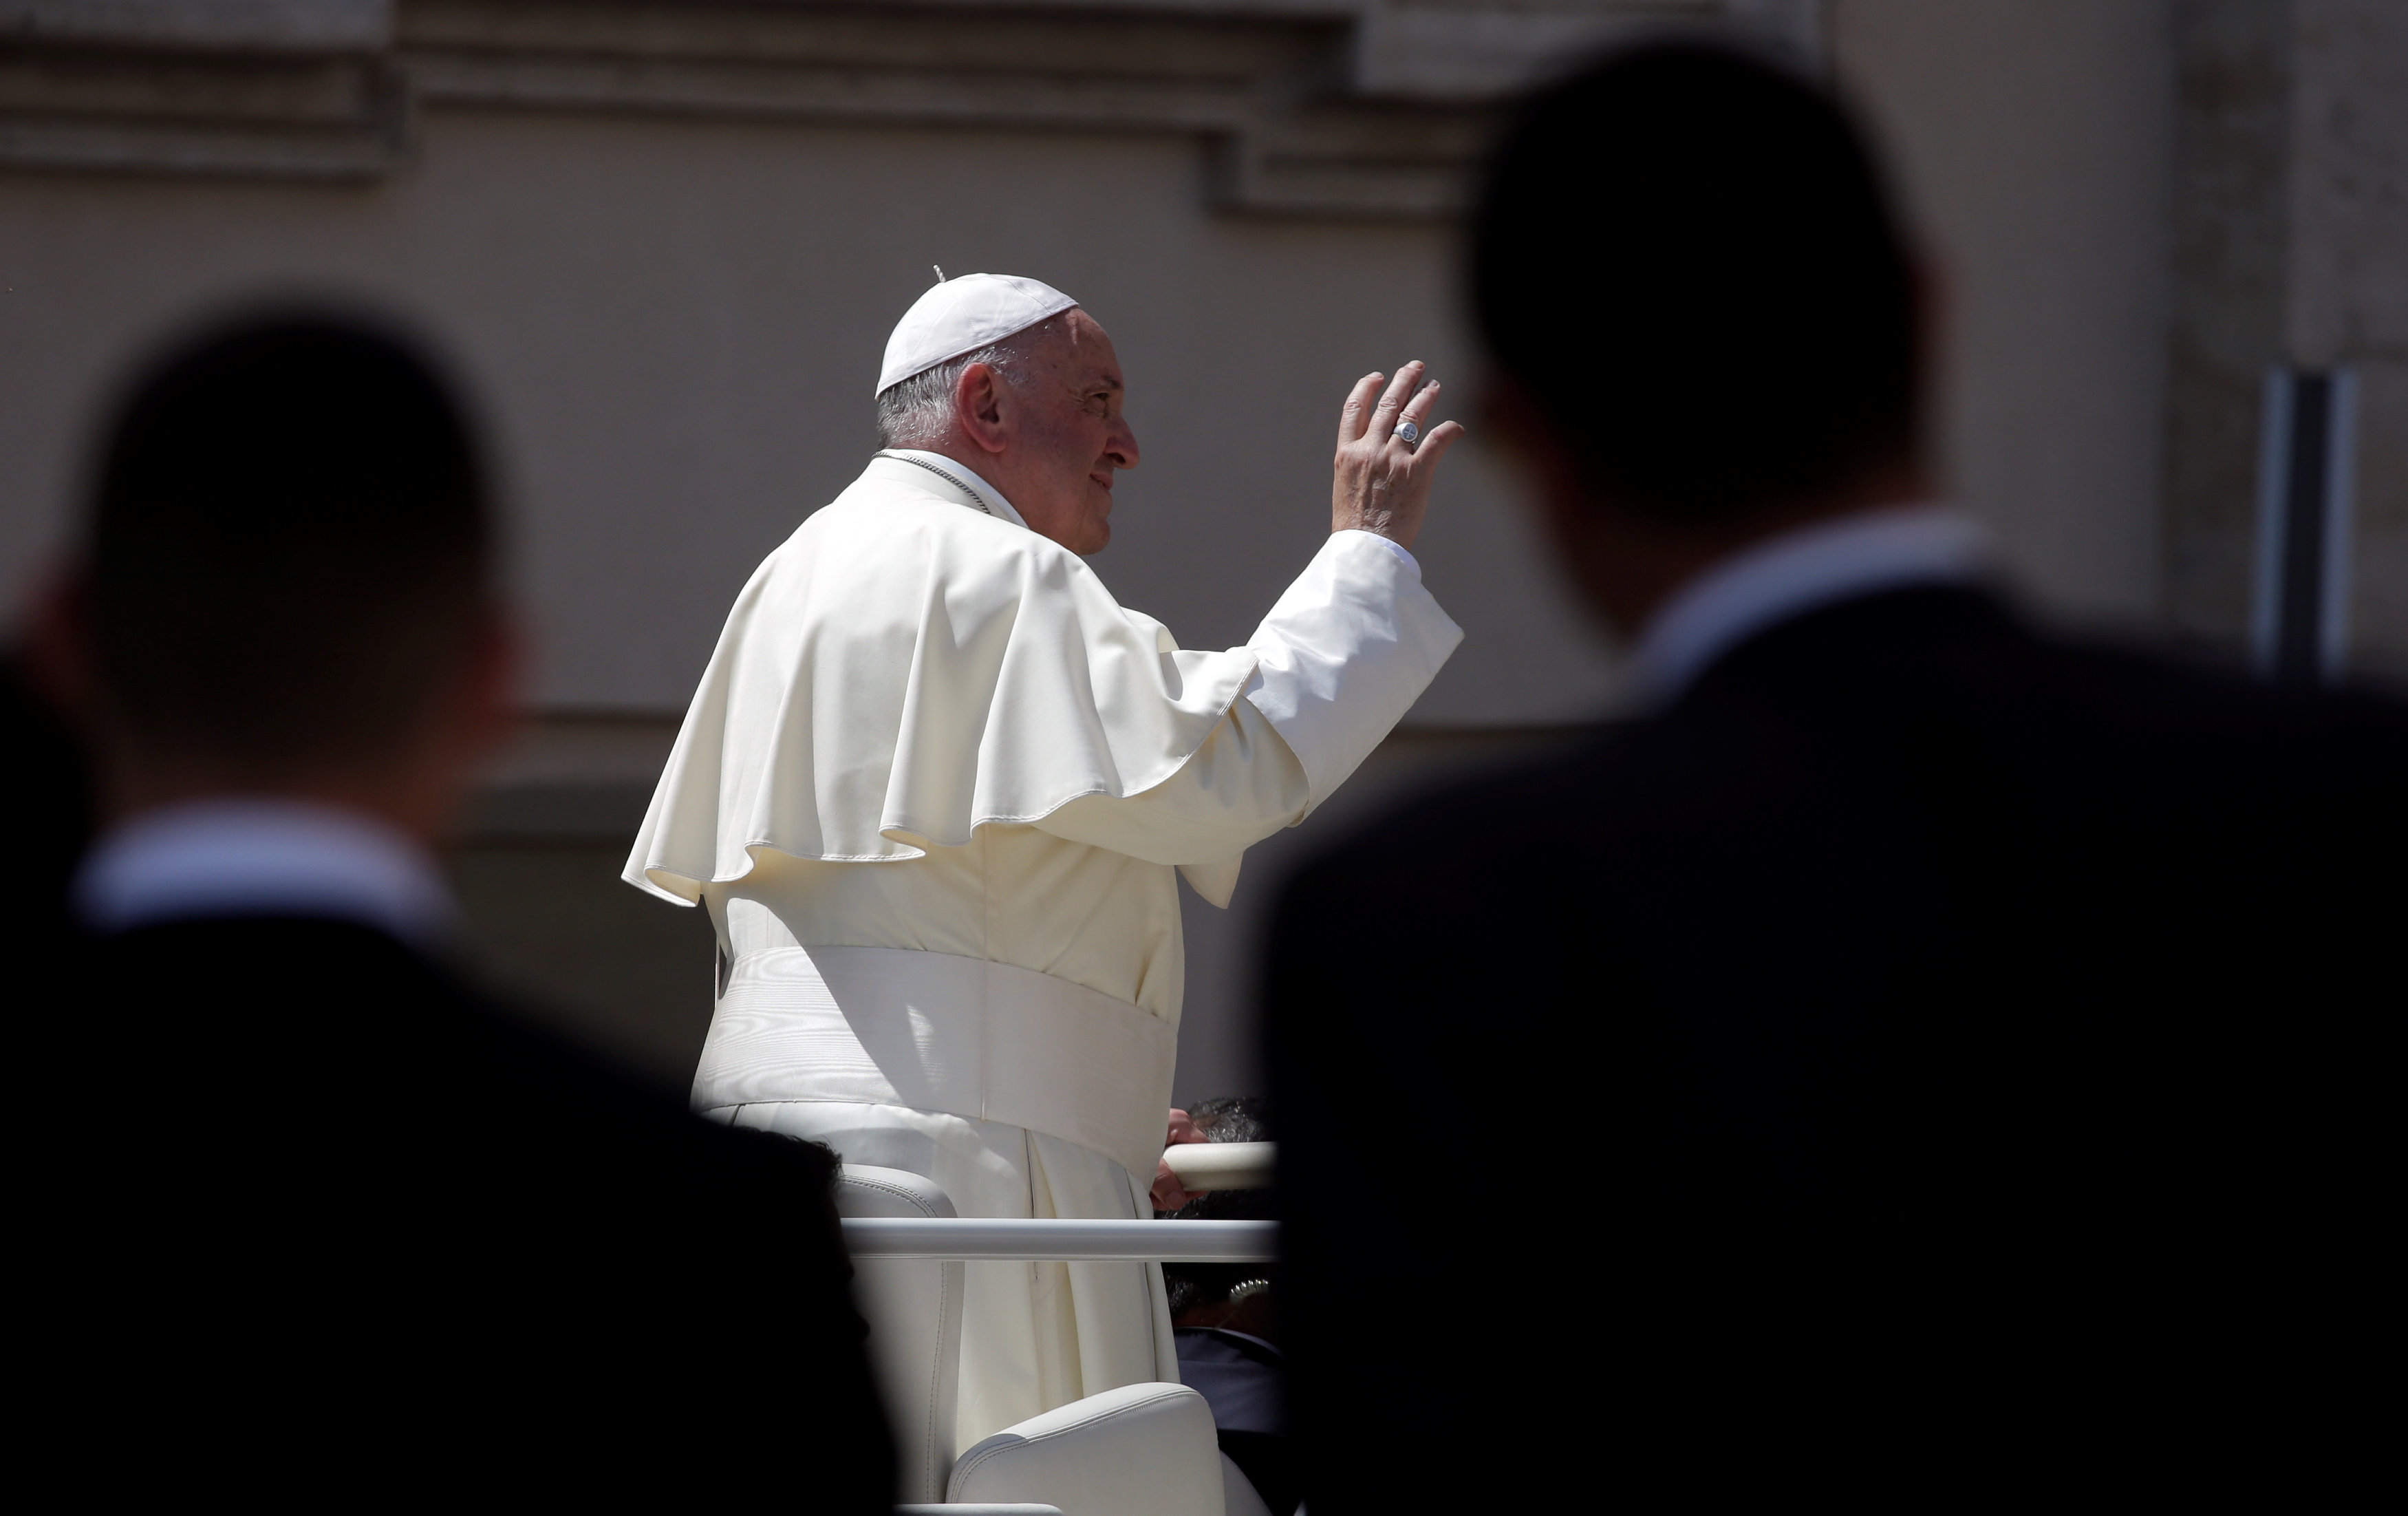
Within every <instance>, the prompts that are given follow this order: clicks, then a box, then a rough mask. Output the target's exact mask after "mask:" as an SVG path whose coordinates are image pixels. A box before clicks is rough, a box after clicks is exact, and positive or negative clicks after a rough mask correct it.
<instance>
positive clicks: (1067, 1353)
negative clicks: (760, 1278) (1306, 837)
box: [626, 274, 1461, 1449]
mask: <svg viewBox="0 0 2408 1516" xmlns="http://www.w3.org/2000/svg"><path fill="white" fill-rule="evenodd" d="M1421 374H1422V368H1421V365H1419V364H1407V365H1406V366H1405V367H1404V368H1403V369H1402V370H1400V371H1399V372H1398V374H1397V376H1396V378H1395V380H1394V381H1393V382H1391V383H1387V384H1386V387H1385V392H1384V394H1383V393H1382V387H1381V386H1382V377H1383V376H1381V375H1378V374H1373V375H1369V376H1368V377H1367V378H1365V379H1364V380H1362V381H1361V382H1359V383H1357V384H1356V385H1355V393H1354V396H1353V397H1352V398H1351V399H1350V400H1349V401H1348V402H1347V405H1346V408H1345V411H1344V414H1343V416H1342V418H1341V420H1340V435H1339V440H1338V449H1337V460H1336V478H1335V482H1334V484H1333V487H1332V491H1331V503H1330V530H1329V536H1328V538H1327V539H1326V542H1325V544H1324V545H1323V547H1322V549H1321V551H1320V552H1319V553H1318V554H1317V555H1315V556H1314V557H1313V559H1312V562H1311V563H1310V564H1308V565H1307V566H1306V567H1305V570H1304V573H1303V575H1302V577H1300V578H1298V579H1297V582H1296V583H1295V584H1294V585H1291V586H1290V587H1289V589H1288V591H1287V593H1286V594H1285V595H1283V596H1282V597H1281V599H1280V601H1279V603H1278V604H1277V605H1275V606H1273V607H1272V608H1271V612H1270V614H1269V616H1268V617H1266V618H1265V619H1264V621H1263V623H1262V625H1261V627H1260V628H1257V629H1256V631H1255V633H1254V638H1253V639H1252V640H1251V641H1250V642H1247V643H1246V644H1245V645H1244V646H1242V647H1233V648H1228V649H1226V650H1225V651H1219V652H1203V653H1191V652H1185V651H1183V650H1181V649H1180V647H1179V646H1178V644H1177V643H1176V642H1174V641H1172V639H1171V636H1170V633H1169V632H1168V630H1166V629H1165V628H1163V626H1162V625H1161V624H1160V623H1159V622H1156V621H1154V620H1153V619H1152V618H1151V617H1148V616H1144V615H1140V614H1138V613H1136V612H1134V611H1128V610H1124V609H1123V608H1122V607H1121V606H1120V605H1119V604H1118V603H1116V602H1115V601H1114V600H1113V599H1112V597H1111V593H1110V592H1109V591H1108V590H1106V589H1105V587H1104V585H1103V584H1102V582H1101V581H1100V580H1098V579H1097V577H1096V575H1095V573H1094V572H1093V570H1089V569H1088V567H1087V566H1086V564H1084V563H1083V562H1082V561H1080V555H1081V554H1085V553H1094V552H1097V551H1099V550H1100V549H1102V548H1103V546H1104V545H1105V543H1106V542H1107V541H1110V539H1111V522H1110V516H1111V508H1112V483H1113V478H1114V475H1115V474H1116V472H1117V471H1118V470H1120V469H1133V468H1135V467H1137V463H1138V445H1137V438H1136V436H1135V435H1134V434H1133V433H1132V432H1131V430H1130V428H1129V426H1128V423H1127V422H1126V421H1125V419H1124V418H1123V416H1122V413H1121V397H1122V389H1123V383H1122V377H1121V370H1120V363H1119V360H1118V358H1117V357H1116V356H1115V355H1114V354H1113V351H1112V343H1111V338H1110V337H1108V336H1107V335H1106V334H1105V332H1104V329H1103V327H1102V326H1100V325H1097V323H1096V321H1095V320H1094V318H1092V317H1091V316H1089V315H1088V314H1087V312H1086V311H1085V310H1082V309H1080V308H1079V307H1078V306H1077V305H1076V304H1075V303H1073V302H1072V301H1071V300H1070V298H1069V297H1068V296H1065V295H1063V294H1062V293H1060V292H1059V291H1057V290H1054V289H1051V288H1048V287H1047V286H1045V285H1043V284H1040V283H1039V282H1036V281H1035V280H1029V279H1019V278H1012V277H1007V276H1000V275H989V274H973V275H970V276H968V277H967V278H963V279H956V280H952V281H948V282H940V283H939V284H938V285H937V286H936V287H935V288H933V289H931V290H930V291H928V292H927V294H925V296H922V297H921V298H920V300H919V301H918V302H917V303H916V304H915V305H913V307H912V308H911V310H910V311H908V312H907V313H906V314H905V315H904V317H903V320H902V321H901V323H900V324H898V325H896V329H895V333H894V336H893V339H891V340H890V341H889V343H888V344H887V351H886V363H885V368H884V371H883V372H882V374H881V375H880V376H879V382H878V391H877V394H878V415H879V426H880V430H881V432H882V436H883V438H884V440H885V441H886V443H887V447H886V450H885V451H883V452H881V453H879V454H878V455H876V456H874V457H873V458H872V459H871V460H870V461H869V466H868V468H867V469H865V470H864V471H863V473H862V475H861V477H860V479H858V480H857V481H855V482H854V483H853V485H852V486H851V487H850V488H848V489H847V490H846V491H845V492H844V493H843V494H842V495H840V496H839V497H838V498H836V500H835V501H834V502H832V503H831V504H829V505H828V506H826V507H825V508H824V509H822V510H820V511H818V512H817V513H814V514H812V515H811V517H810V519H809V520H807V521H805V522H804V523H803V525H802V526H801V527H800V528H799V529H797V530H796V533H795V534H794V536H793V537H791V538H789V539H788V540H787V541H786V542H785V543H784V544H783V545H782V546H781V547H780V548H779V549H778V550H777V551H776V552H774V553H772V554H771V555H770V556H769V557H768V559H767V561H766V562H764V563H763V564H762V565H761V567H760V569H759V570H756V571H755V572H754V574H753V581H752V583H751V584H749V585H746V586H745V587H744V591H743V593H742V594H741V595H740V596H738V599H737V602H736V608H735V610H734V611H733V612H731V613H730V614H729V615H728V618H727V627H726V629H725V630H724V632H722V633H721V635H720V641H719V647H718V650H717V652H715V653H714V654H713V655H712V657H711V660H710V668H709V669H708V670H707V671H705V672H704V674H703V678H702V685H701V687H700V688H699V689H697V690H696V691H695V698H694V704H693V706H692V708H691V709H690V710H689V711H688V712H687V715H686V720H685V727H684V729H683V730H681V732H680V733H679V734H678V742H677V747H676V750H675V752H674V753H673V754H672V756H671V758H670V759H669V763H668V768H667V772H664V773H663V774H662V775H661V782H660V787H659V788H658V789H657V790H656V791H655V792H654V794H653V796H652V811H651V814H650V815H649V816H647V817H646V818H645V821H644V829H643V832H642V834H641V835H640V836H639V837H638V839H637V843H636V848H635V852H634V855H633V856H632V857H631V858H629V859H628V860H627V871H626V878H627V880H628V882H629V883H631V884H634V885H636V886H638V888H643V889H646V890H649V891H651V892H652V893H653V894H655V895H659V896H661V897H662V898H663V899H666V900H670V901H675V902H680V903H682V904H693V903H695V902H703V903H705V904H706V905H707V906H708V907H709V909H710V916H711V921H712V924H713V925H714V926H715V927H716V928H717V929H718V932H719V943H720V953H721V957H722V969H721V975H720V982H719V991H720V993H719V1000H718V1006H717V1011H716V1015H715V1016H714V1018H713V1019H712V1022H711V1029H710V1040H709V1041H708V1043H707V1044H706V1045H705V1047H704V1049H703V1054H702V1061H701V1066H700V1068H699V1069H698V1070H697V1071H696V1072H695V1085H694V1099H695V1105H696V1106H697V1107H698V1108H700V1109H702V1110H704V1111H707V1112H710V1113H711V1114H713V1115H715V1116H717V1117H718V1118H719V1119H723V1120H728V1121H732V1122H734V1123H735V1124H736V1125H738V1126H761V1127H766V1128H768V1129H770V1130H773V1131H778V1132H786V1133H796V1134H797V1135H801V1136H808V1137H813V1138H817V1139H818V1140H820V1141H823V1142H825V1143H827V1144H828V1145H830V1146H831V1147H833V1148H836V1149H837V1151H839V1153H841V1154H842V1155H843V1156H844V1158H845V1161H846V1162H853V1163H866V1164H873V1165H877V1166H880V1167H884V1168H895V1169H904V1170H909V1171H910V1172H911V1173H914V1174H920V1175H925V1176H926V1177H929V1178H930V1179H932V1180H934V1181H935V1182H936V1183H937V1184H938V1185H939V1187H941V1188H942V1189H943V1190H944V1191H945V1192H946V1193H947V1194H948V1195H949V1196H951V1197H952V1199H953V1204H954V1206H956V1207H957V1208H958V1209H959V1211H960V1213H961V1214H962V1215H964V1216H1011V1217H1019V1216H1036V1217H1103V1218H1124V1219H1126V1218H1137V1217H1144V1216H1149V1215H1151V1214H1152V1206H1151V1205H1150V1204H1149V1195H1148V1191H1149V1187H1150V1186H1152V1185H1154V1184H1155V1183H1156V1182H1157V1181H1158V1179H1159V1177H1160V1175H1159V1174H1158V1170H1159V1169H1160V1162H1161V1156H1162V1150H1163V1148H1164V1146H1165V1138H1166V1136H1167V1135H1168V1129H1169V1122H1168V1120H1167V1119H1166V1118H1167V1115H1168V1107H1169V1100H1170V1079H1171V1062H1172V1059H1173V1058H1174V1056H1175V1055H1176V1053H1177V1050H1178V1026H1179V1010H1180V998H1181V994H1182V991H1183V978H1184V975H1185V963H1184V960H1183V951H1182V945H1181V936H1180V920H1179V881H1178V874H1180V873H1184V874H1186V876H1187V878H1188V880H1189V882H1190V883H1191V884H1193V885H1194V886H1195V888H1196V889H1197V892H1198V893H1200V894H1201V895H1203V896H1204V897H1205V898H1206V899H1207V900H1210V901H1211V902H1214V903H1215V904H1223V905H1226V903H1227V902H1228V899H1229V892H1230V890H1231V889H1232V888H1234V887H1235V886H1236V884H1237V878H1238V866H1239V863H1240V859H1242V858H1243V856H1244V853H1245V850H1246V849H1247V848H1248V847H1249V846H1251V845H1254V843H1256V842H1259V841H1260V840H1261V839H1263V838H1264V837H1266V836H1269V835H1270V834H1271V833H1272V832H1275V831H1277V830H1280V829H1281V828H1282V827H1285V826H1290V825H1293V824H1294V823H1296V822H1297V821H1298V820H1300V819H1301V818H1302V817H1303V816H1305V815H1306V813H1308V812H1309V811H1311V810H1312V808H1313V806H1315V805H1316V804H1318V803H1319V802H1320V801H1322V799H1323V798H1324V797H1325V796H1326V795H1327V794H1328V793H1329V792H1330V791H1331V790H1332V789H1334V788H1335V787H1337V786H1338V785H1339V784H1340V783H1341V782H1342V781H1343V780H1344V779H1345V778H1346V776H1347V775H1348V774H1350V773H1352V772H1354V771H1355V765H1356V764H1358V763H1360V762H1361V761H1362V759H1363V757H1364V755H1366V754H1367V753H1369V751H1370V750H1371V749H1372V748H1373V747H1374V746H1375V745H1377V744H1378V743H1379V741H1380V739H1381V738H1383V737H1384V736H1385V735H1387V732H1388V729H1389V728H1390V727H1392V726H1394V725H1395V724H1396V722H1397V720H1398V717H1400V716H1402V715H1404V713H1405V711H1406V710H1407V709H1408V708H1409V707H1410V706H1411V705H1412V702H1413V700H1414V699H1415V698H1416V697H1418V696H1419V695H1420V694H1421V692H1422V690H1423V688H1424V687H1425V686H1426V685H1427V684H1428V683H1429V681H1430V678H1431V676H1432V675H1434V674H1436V673H1437V672H1438V670H1439V666H1440V665H1441V663H1443V662H1444V661H1445V659H1446V657H1447V655H1448V654H1449V653H1451V652H1452V651H1453V650H1454V648H1455V642H1457V641H1458V640H1459V639H1460V637H1461V633H1460V632H1459V631H1458V630H1457V629H1456V628H1455V623H1454V622H1452V621H1450V620H1449V619H1448V618H1447V616H1446V614H1445V613H1444V612H1443V611H1441V610H1440V609H1439V607H1438V603H1437V602H1436V601H1435V600H1433V599H1431V598H1430V596H1429V592H1428V591H1426V589H1424V588H1423V587H1422V584H1421V570H1420V567H1419V565H1417V564H1416V563H1415V562H1414V561H1413V558H1412V555H1411V554H1410V553H1408V552H1407V551H1406V549H1407V548H1408V547H1410V546H1411V544H1412V541H1413V538H1414V535H1415V533H1416V532H1418V531H1419V529H1420V527H1421V522H1422V517H1423V513H1424V512H1425V511H1426V507H1427V503H1428V500H1429V494H1430V486H1431V482H1432V478H1433V476H1434V474H1435V473H1436V471H1437V464H1438V461H1439V456H1440V455H1441V454H1442V453H1443V452H1444V451H1445V449H1446V448H1447V446H1448V445H1449V444H1450V443H1451V442H1452V440H1454V438H1455V436H1456V435H1458V434H1459V433H1460V431H1461V428H1460V427H1457V426H1455V425H1454V424H1453V423H1447V424H1444V425H1441V426H1436V427H1432V428H1430V431H1429V435H1428V437H1427V438H1426V440H1423V441H1422V442H1421V443H1420V445H1419V448H1418V450H1416V447H1415V445H1414V441H1413V439H1414V437H1415V436H1416V434H1417V433H1418V432H1419V430H1420V428H1421V427H1423V426H1427V425H1428V420H1429V411H1430V410H1431V407H1432V406H1433V405H1434V404H1435V403H1436V400H1437V393H1436V390H1437V386H1435V385H1431V386H1428V387H1426V388H1423V389H1420V390H1419V391H1418V393H1416V390H1415V385H1416V384H1417V383H1418V382H1419V380H1420V378H1421ZM1375 400H1376V404H1375ZM1170 1183H1171V1187H1172V1188H1173V1189H1175V1187H1176V1183H1175V1181H1170ZM1164 1198H1165V1199H1166V1201H1167V1202H1168V1203H1169V1204H1177V1200H1176V1199H1175V1198H1173V1197H1172V1196H1170V1195H1169V1194H1168V1192H1167V1191H1166V1192H1165V1193H1164ZM726 1224H728V1225H730V1226H735V1227H739V1228H740V1227H742V1226H745V1225H747V1224H749V1220H748V1219H746V1218H744V1217H740V1216H731V1217H730V1218H728V1219H727V1222H726ZM1178 1377H1179V1373H1178V1358H1177V1353H1176V1350H1175V1345H1174V1343H1173V1340H1172V1337H1171V1327H1170V1318H1169V1314H1168V1310H1167V1309H1166V1308H1165V1301H1164V1296H1163V1285H1162V1273H1161V1270H1160V1268H1159V1267H1158V1266H1157V1265H1154V1264H1151V1263H974V1264H971V1265H970V1266H969V1270H968V1296H967V1304H966V1306H965V1307H964V1311H963V1318H962V1350H961V1381H960V1399H959V1402H958V1415H957V1420H956V1425H957V1428H958V1438H959V1441H958V1447H959V1448H962V1449H967V1448H968V1447H970V1446H971V1445H972V1444H974V1443H975V1442H976V1441H977V1440H978V1439H980V1438H981V1437H986V1436H988V1435H990V1434H992V1433H995V1432H996V1431H999V1430H1001V1429H1002V1428H1004V1427H1006V1426H1009V1425H1011V1424H1012V1423H1014V1422H1020V1421H1024V1420H1025V1419H1027V1418H1029V1417H1032V1416H1036V1415H1038V1414H1039V1413H1040V1412H1043V1411H1047V1410H1051V1409H1053V1408H1056V1407H1059V1406H1063V1405H1067V1404H1068V1403H1069V1402H1071V1401H1074V1400H1077V1399H1079V1398H1081V1397H1082V1396H1085V1395H1092V1394H1095V1393H1099V1392H1101V1391H1105V1390H1111V1389H1114V1388H1117V1387H1119V1386H1122V1385H1127V1384H1142V1383H1150V1382H1154V1381H1160V1380H1172V1381H1176V1380H1177V1379H1178Z"/></svg>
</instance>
